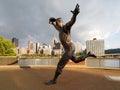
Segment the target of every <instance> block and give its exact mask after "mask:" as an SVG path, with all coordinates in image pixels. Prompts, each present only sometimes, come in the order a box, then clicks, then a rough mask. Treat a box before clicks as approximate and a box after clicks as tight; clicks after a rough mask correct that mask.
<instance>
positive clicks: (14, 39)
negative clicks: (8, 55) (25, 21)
mask: <svg viewBox="0 0 120 90" xmlns="http://www.w3.org/2000/svg"><path fill="white" fill-rule="evenodd" d="M18 42H19V39H17V38H15V37H14V38H12V43H13V44H14V46H15V47H18Z"/></svg>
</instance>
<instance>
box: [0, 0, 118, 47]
mask: <svg viewBox="0 0 120 90" xmlns="http://www.w3.org/2000/svg"><path fill="white" fill-rule="evenodd" d="M77 3H78V4H79V5H80V13H79V15H78V16H77V20H76V22H75V24H74V25H73V27H72V29H71V39H72V41H79V42H80V43H81V44H82V46H83V47H84V48H85V46H86V40H92V39H93V38H97V39H98V40H99V39H104V42H105V49H111V48H120V0H0V36H3V37H4V38H8V39H12V38H13V37H16V38H18V39H19V45H20V46H27V42H28V40H33V41H34V42H40V43H46V44H50V43H51V40H52V38H53V36H56V37H57V38H58V32H57V31H56V30H55V28H54V27H53V26H52V25H50V24H49V23H48V22H49V18H50V17H55V18H59V17H61V18H62V19H63V23H64V24H65V23H67V22H68V21H69V20H70V19H71V17H72V13H71V12H70V11H71V10H74V8H75V6H76V4H77Z"/></svg>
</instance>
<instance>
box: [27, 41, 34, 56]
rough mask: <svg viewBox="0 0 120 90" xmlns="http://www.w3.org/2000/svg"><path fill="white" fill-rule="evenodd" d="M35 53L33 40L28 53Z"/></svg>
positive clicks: (29, 42) (30, 42) (29, 44)
mask: <svg viewBox="0 0 120 90" xmlns="http://www.w3.org/2000/svg"><path fill="white" fill-rule="evenodd" d="M34 52H35V43H34V42H33V41H31V40H29V41H28V53H29V54H34Z"/></svg>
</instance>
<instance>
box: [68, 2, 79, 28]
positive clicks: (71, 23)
mask: <svg viewBox="0 0 120 90" xmlns="http://www.w3.org/2000/svg"><path fill="white" fill-rule="evenodd" d="M71 12H72V13H73V16H72V18H71V20H70V21H69V22H68V23H66V26H67V28H69V29H70V28H71V27H72V25H73V24H74V23H75V21H76V16H77V15H78V14H79V13H80V8H79V5H78V4H77V5H76V7H75V9H74V10H73V11H72V10H71Z"/></svg>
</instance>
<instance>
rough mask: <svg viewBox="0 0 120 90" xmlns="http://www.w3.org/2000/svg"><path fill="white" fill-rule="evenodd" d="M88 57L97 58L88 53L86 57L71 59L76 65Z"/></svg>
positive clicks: (73, 57)
mask: <svg viewBox="0 0 120 90" xmlns="http://www.w3.org/2000/svg"><path fill="white" fill-rule="evenodd" d="M87 57H94V58H96V56H95V55H94V54H91V53H90V52H88V53H87V54H86V55H84V56H80V57H78V58H77V57H75V56H74V55H73V56H72V57H71V60H72V61H73V62H75V63H79V62H82V61H84V60H85V59H86V58H87Z"/></svg>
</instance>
